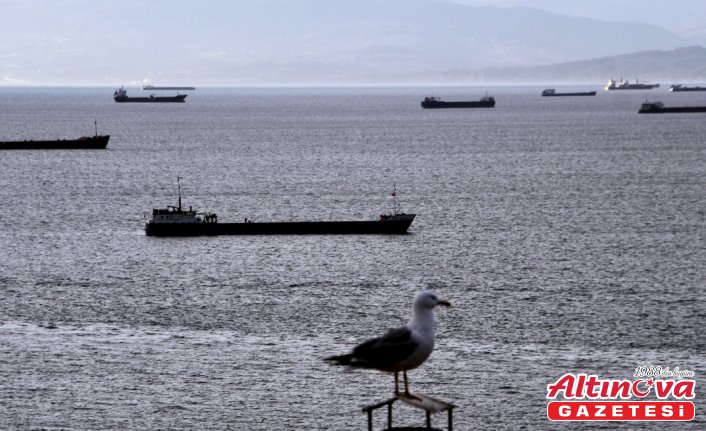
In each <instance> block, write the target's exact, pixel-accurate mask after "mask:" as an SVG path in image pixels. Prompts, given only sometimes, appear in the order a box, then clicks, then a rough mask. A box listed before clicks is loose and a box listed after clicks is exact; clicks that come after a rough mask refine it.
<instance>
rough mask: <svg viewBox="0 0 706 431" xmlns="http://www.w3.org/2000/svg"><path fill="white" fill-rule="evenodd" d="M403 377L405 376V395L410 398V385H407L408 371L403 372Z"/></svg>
mask: <svg viewBox="0 0 706 431" xmlns="http://www.w3.org/2000/svg"><path fill="white" fill-rule="evenodd" d="M402 376H404V394H405V395H407V396H409V384H408V383H407V370H404V371H402Z"/></svg>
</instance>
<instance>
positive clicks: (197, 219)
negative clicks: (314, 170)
mask: <svg viewBox="0 0 706 431" xmlns="http://www.w3.org/2000/svg"><path fill="white" fill-rule="evenodd" d="M179 180H180V177H177V184H178V189H179V200H178V204H177V206H171V205H170V206H167V208H155V209H153V210H152V218H151V219H149V220H148V221H147V223H146V224H145V233H146V234H147V235H148V236H201V235H204V236H205V235H209V236H213V235H363V234H386V235H393V234H405V233H407V229H408V228H409V226H410V225H411V224H412V221H413V220H414V218H415V216H416V215H415V214H404V213H401V212H399V208H398V205H397V200H396V193H394V192H393V196H395V211H394V212H393V213H391V214H383V215H381V216H380V218H379V219H378V220H371V221H292V222H256V221H253V220H248V219H247V218H246V219H245V221H243V222H242V223H220V222H219V221H218V216H217V215H216V214H214V213H207V212H198V211H196V210H194V209H193V208H192V207H189V209H188V210H187V209H184V208H182V206H181V185H180V184H179Z"/></svg>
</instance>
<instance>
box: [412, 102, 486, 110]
mask: <svg viewBox="0 0 706 431" xmlns="http://www.w3.org/2000/svg"><path fill="white" fill-rule="evenodd" d="M494 106H495V100H491V101H475V102H438V101H435V102H427V101H424V102H422V108H424V109H444V108H492V107H494Z"/></svg>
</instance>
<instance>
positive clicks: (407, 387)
mask: <svg viewBox="0 0 706 431" xmlns="http://www.w3.org/2000/svg"><path fill="white" fill-rule="evenodd" d="M402 376H404V395H405V397H409V398H413V399H415V400H420V401H421V398H419V397H418V396H416V395H412V393H411V392H409V383H408V382H407V370H404V371H402Z"/></svg>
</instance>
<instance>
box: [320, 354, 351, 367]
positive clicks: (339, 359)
mask: <svg viewBox="0 0 706 431" xmlns="http://www.w3.org/2000/svg"><path fill="white" fill-rule="evenodd" d="M351 359H353V355H351V354H348V355H339V356H329V357H328V358H324V361H326V362H330V363H331V365H350V364H351Z"/></svg>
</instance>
